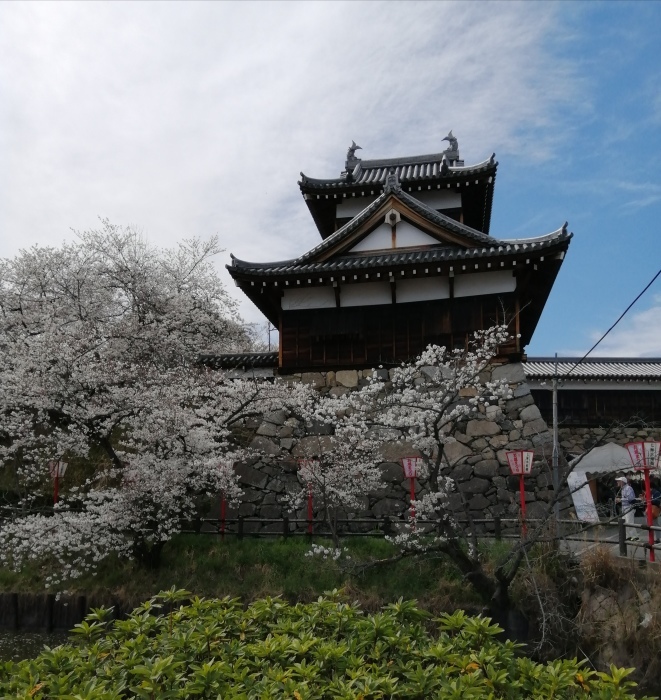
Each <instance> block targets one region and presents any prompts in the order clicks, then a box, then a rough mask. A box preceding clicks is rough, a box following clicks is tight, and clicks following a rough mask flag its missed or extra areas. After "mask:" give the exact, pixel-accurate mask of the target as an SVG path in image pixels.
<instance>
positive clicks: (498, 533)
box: [493, 515, 503, 542]
mask: <svg viewBox="0 0 661 700" xmlns="http://www.w3.org/2000/svg"><path fill="white" fill-rule="evenodd" d="M493 533H494V535H495V537H496V540H497V541H498V542H500V540H502V539H503V530H502V527H501V522H500V515H496V516H494V519H493Z"/></svg>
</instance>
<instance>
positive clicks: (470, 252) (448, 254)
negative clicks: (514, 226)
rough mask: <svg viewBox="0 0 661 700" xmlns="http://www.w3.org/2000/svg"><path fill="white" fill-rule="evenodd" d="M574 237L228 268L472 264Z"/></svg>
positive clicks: (563, 234)
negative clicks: (478, 260)
mask: <svg viewBox="0 0 661 700" xmlns="http://www.w3.org/2000/svg"><path fill="white" fill-rule="evenodd" d="M338 233H339V231H338ZM483 235H484V234H483ZM571 237H572V234H571V233H569V232H568V231H567V229H566V227H564V226H563V227H562V228H561V229H558V230H557V231H555V232H553V233H550V234H548V235H546V236H540V237H539V238H528V239H523V240H517V241H495V243H494V245H488V246H485V245H483V246H476V247H474V248H460V247H459V246H442V245H439V246H438V247H430V248H425V249H422V250H420V249H418V250H411V251H399V252H392V253H375V254H373V255H369V254H368V255H365V254H361V255H341V256H338V257H336V258H333V259H332V260H325V261H323V262H318V263H309V264H305V262H301V259H302V258H304V257H305V256H301V258H298V259H295V260H281V261H279V262H270V263H252V262H246V261H244V260H239V259H238V258H235V257H234V256H232V265H231V266H229V265H228V266H227V267H228V269H229V270H230V271H237V269H240V270H241V271H242V272H251V273H254V274H258V275H283V274H293V273H300V274H307V273H324V272H334V271H336V270H337V271H341V270H358V269H369V268H383V267H392V266H395V265H405V264H411V265H415V264H424V263H438V262H447V261H452V260H471V259H474V258H479V259H482V258H488V257H496V256H503V255H517V254H519V253H525V252H536V251H541V250H544V249H545V248H549V247H551V246H554V245H556V244H558V243H562V242H564V241H569V240H570V239H571ZM492 240H493V239H492Z"/></svg>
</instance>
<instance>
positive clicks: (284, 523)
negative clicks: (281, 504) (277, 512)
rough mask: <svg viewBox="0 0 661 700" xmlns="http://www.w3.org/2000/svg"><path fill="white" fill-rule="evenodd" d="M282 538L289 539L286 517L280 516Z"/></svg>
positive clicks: (287, 519)
mask: <svg viewBox="0 0 661 700" xmlns="http://www.w3.org/2000/svg"><path fill="white" fill-rule="evenodd" d="M282 536H283V537H284V538H285V539H286V538H287V537H289V518H288V517H287V516H286V515H283V516H282Z"/></svg>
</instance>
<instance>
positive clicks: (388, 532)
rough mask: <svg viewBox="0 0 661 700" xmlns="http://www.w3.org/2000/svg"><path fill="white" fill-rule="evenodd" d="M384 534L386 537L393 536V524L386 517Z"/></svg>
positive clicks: (384, 519)
mask: <svg viewBox="0 0 661 700" xmlns="http://www.w3.org/2000/svg"><path fill="white" fill-rule="evenodd" d="M383 534H384V536H386V537H387V536H388V535H392V524H391V522H390V518H389V517H388V516H387V515H386V516H385V518H383Z"/></svg>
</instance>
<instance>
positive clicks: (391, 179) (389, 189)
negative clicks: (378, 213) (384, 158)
mask: <svg viewBox="0 0 661 700" xmlns="http://www.w3.org/2000/svg"><path fill="white" fill-rule="evenodd" d="M401 191H402V185H401V184H400V182H399V178H398V177H397V171H396V170H395V168H390V169H389V170H388V174H387V175H386V181H385V183H384V185H383V193H384V194H392V193H393V192H394V193H395V194H399V193H400V192H401Z"/></svg>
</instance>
